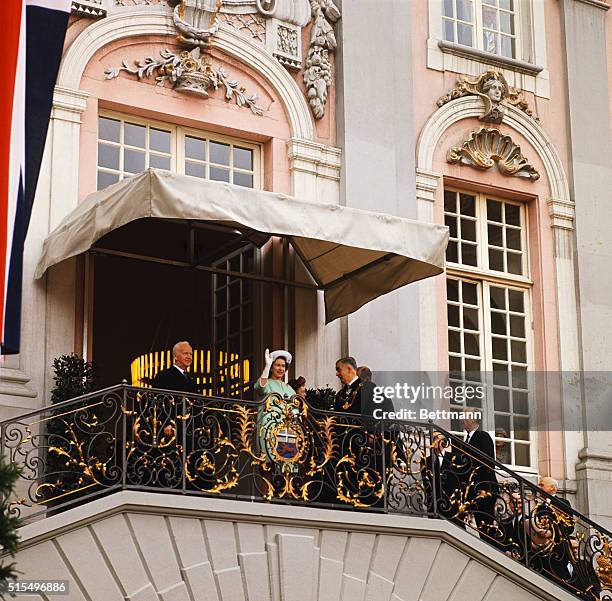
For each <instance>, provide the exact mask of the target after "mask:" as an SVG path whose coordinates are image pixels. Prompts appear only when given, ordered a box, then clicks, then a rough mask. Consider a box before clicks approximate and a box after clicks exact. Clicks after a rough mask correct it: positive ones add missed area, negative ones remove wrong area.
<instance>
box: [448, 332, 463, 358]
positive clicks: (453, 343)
mask: <svg viewBox="0 0 612 601" xmlns="http://www.w3.org/2000/svg"><path fill="white" fill-rule="evenodd" d="M448 350H449V351H450V352H451V353H460V352H461V336H460V335H459V332H455V331H453V330H449V332H448Z"/></svg>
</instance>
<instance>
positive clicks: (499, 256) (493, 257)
mask: <svg viewBox="0 0 612 601" xmlns="http://www.w3.org/2000/svg"><path fill="white" fill-rule="evenodd" d="M489 269H493V270H495V271H504V251H503V250H494V249H492V248H490V249H489Z"/></svg>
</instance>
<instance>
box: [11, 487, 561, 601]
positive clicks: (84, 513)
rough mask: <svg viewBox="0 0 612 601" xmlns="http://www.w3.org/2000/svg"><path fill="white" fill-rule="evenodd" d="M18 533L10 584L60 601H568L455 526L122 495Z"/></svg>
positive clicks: (405, 517) (173, 497) (400, 518)
mask: <svg viewBox="0 0 612 601" xmlns="http://www.w3.org/2000/svg"><path fill="white" fill-rule="evenodd" d="M20 534H21V538H22V544H21V550H20V552H19V554H18V557H17V565H18V568H19V569H20V570H21V571H22V572H23V575H22V579H54V580H57V579H65V580H69V581H70V587H71V589H70V590H71V592H70V595H69V599H70V600H72V599H75V600H76V599H84V598H90V599H92V600H96V599H100V600H102V599H104V601H111V600H115V599H116V600H117V601H121V600H124V599H127V600H132V601H145V600H147V601H148V600H151V601H153V600H154V599H156V600H158V599H162V600H167V601H170V600H175V599H176V600H178V599H181V600H188V599H189V600H192V601H193V600H195V599H216V600H218V601H224V600H229V599H239V600H243V599H262V600H269V601H280V600H281V599H282V600H283V601H323V600H325V601H340V600H342V599H365V598H367V599H371V600H375V601H378V600H380V601H382V600H385V601H407V600H408V599H435V600H436V601H444V600H449V599H451V598H452V599H453V600H455V601H456V600H459V599H466V600H467V599H469V600H470V601H478V600H481V599H488V600H490V599H512V600H513V601H535V600H538V599H542V600H544V599H545V600H547V601H553V600H555V601H559V600H560V601H569V600H570V599H573V597H572V596H570V595H568V594H567V593H565V592H563V591H562V590H561V589H559V588H558V587H556V586H555V585H554V584H552V583H550V582H549V581H547V580H545V579H544V578H542V577H540V576H539V575H538V574H535V573H533V572H531V571H529V570H527V569H526V568H525V567H523V566H521V565H519V564H517V563H516V562H514V561H513V560H511V559H510V558H508V557H506V556H505V555H503V554H501V553H500V552H498V551H496V550H494V549H492V548H491V547H490V546H489V545H487V544H486V543H484V542H483V541H481V540H480V539H478V538H477V537H475V536H473V535H471V534H469V533H467V532H465V531H463V530H460V529H459V528H457V527H456V526H455V525H453V524H451V523H448V522H445V521H442V520H434V519H427V518H421V517H413V516H409V515H382V514H372V513H364V512H356V511H351V510H347V511H339V510H328V509H316V508H310V507H295V506H289V505H282V504H265V503H256V502H253V503H251V502H248V501H234V500H225V499H222V498H208V497H206V498H204V497H191V496H178V495H165V494H160V493H146V492H137V491H123V492H117V493H114V494H110V495H108V496H106V497H104V498H101V499H97V500H94V501H91V502H89V503H85V504H83V505H82V506H80V507H76V508H73V509H70V510H67V511H65V512H63V513H61V514H58V515H54V516H51V517H48V518H45V519H42V520H40V521H38V522H35V523H32V524H30V525H27V526H24V527H23V528H21V532H20ZM75 575H76V577H75ZM76 578H78V582H76V581H75V579H76Z"/></svg>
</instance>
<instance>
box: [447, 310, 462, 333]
mask: <svg viewBox="0 0 612 601" xmlns="http://www.w3.org/2000/svg"><path fill="white" fill-rule="evenodd" d="M446 312H447V315H448V325H449V326H454V327H455V328H458V327H459V325H460V324H459V307H458V306H457V305H448V307H447V311H446Z"/></svg>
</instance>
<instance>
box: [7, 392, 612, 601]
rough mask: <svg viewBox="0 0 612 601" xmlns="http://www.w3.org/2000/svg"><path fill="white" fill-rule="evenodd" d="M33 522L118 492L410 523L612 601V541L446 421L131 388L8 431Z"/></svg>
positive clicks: (53, 410)
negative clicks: (460, 535) (407, 518)
mask: <svg viewBox="0 0 612 601" xmlns="http://www.w3.org/2000/svg"><path fill="white" fill-rule="evenodd" d="M0 444H1V447H2V452H3V453H4V455H5V456H7V457H8V458H9V459H10V460H11V461H13V462H14V463H16V464H18V465H19V466H20V467H21V468H22V472H21V476H20V480H19V485H18V493H19V494H18V498H16V499H15V501H14V502H13V504H12V506H11V507H12V509H11V510H12V511H13V512H15V513H16V514H18V515H20V516H21V518H22V520H23V521H24V523H25V522H29V521H33V520H35V519H40V518H42V517H45V516H49V515H52V514H54V513H57V512H59V511H62V510H64V509H67V508H69V507H73V506H75V505H79V504H82V503H85V502H87V501H89V500H91V499H94V498H96V497H99V496H101V495H105V494H109V493H111V492H112V491H116V490H125V489H137V490H148V491H155V492H164V493H179V494H190V495H223V496H225V497H231V498H235V499H243V500H251V501H268V502H284V503H294V504H305V505H314V506H322V507H334V508H350V509H357V510H364V511H377V512H389V513H390V512H393V513H405V514H411V515H420V516H424V517H431V518H441V519H446V520H450V521H452V522H454V523H455V524H457V526H459V527H461V528H465V529H470V530H472V531H473V532H474V534H476V535H477V536H479V537H480V538H481V539H484V540H486V541H487V542H489V543H490V544H491V545H492V546H493V547H495V548H496V549H497V550H498V551H499V552H501V553H505V554H506V555H508V556H509V557H512V558H513V559H515V560H516V561H519V562H521V563H523V564H524V565H525V566H527V567H528V568H529V569H531V570H534V571H536V572H539V573H540V574H543V575H544V576H546V577H548V578H550V579H552V580H553V581H555V582H556V583H557V584H559V585H560V586H562V587H563V588H565V589H567V590H568V591H570V592H572V593H574V594H575V595H576V596H578V597H580V598H583V599H592V600H595V599H606V600H609V601H612V592H611V591H612V534H611V533H610V532H609V531H607V530H605V529H604V528H602V527H600V526H598V525H597V524H595V523H594V522H592V521H591V520H589V519H588V518H586V517H585V516H583V515H581V514H579V513H578V512H576V511H574V510H573V509H572V508H571V507H570V506H569V504H566V503H565V502H564V501H563V500H562V499H558V498H557V497H553V496H550V495H548V494H546V493H545V492H544V491H542V490H540V489H539V488H537V487H535V486H534V485H533V484H532V483H530V482H529V481H527V480H525V479H524V478H522V477H521V476H519V475H518V474H516V473H514V472H513V471H511V470H509V469H508V468H506V467H505V466H503V465H502V464H500V463H497V462H496V461H494V460H493V459H491V458H489V457H487V456H486V455H483V454H482V453H480V452H479V451H477V450H476V449H474V448H473V447H471V446H470V445H466V444H465V443H464V442H463V441H462V440H460V439H458V438H456V437H454V436H452V435H451V434H449V433H448V432H446V431H445V430H443V429H441V428H440V427H438V426H436V425H434V424H422V423H413V422H399V421H395V422H384V421H379V420H372V419H371V418H366V417H363V416H360V415H351V414H345V413H334V412H328V411H316V410H314V409H313V408H311V407H310V406H309V405H308V404H307V403H306V402H305V401H304V400H303V399H302V398H300V397H298V396H294V397H292V398H291V399H282V398H280V397H278V396H277V395H270V396H269V397H268V398H267V399H266V400H265V401H264V402H263V403H253V402H249V401H242V400H236V399H223V398H215V397H202V396H189V397H187V396H185V395H183V394H180V393H175V394H173V393H169V392H167V391H159V390H153V389H143V388H136V387H132V386H127V385H119V386H115V387H112V388H108V389H105V390H101V391H98V392H96V393H93V394H89V395H86V396H83V397H79V398H76V399H73V400H70V401H66V402H64V403H60V404H57V405H53V406H51V407H46V408H44V409H41V410H38V411H34V412H31V413H28V414H25V415H21V416H19V417H16V418H13V419H10V420H7V421H4V422H2V423H1V424H0Z"/></svg>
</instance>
